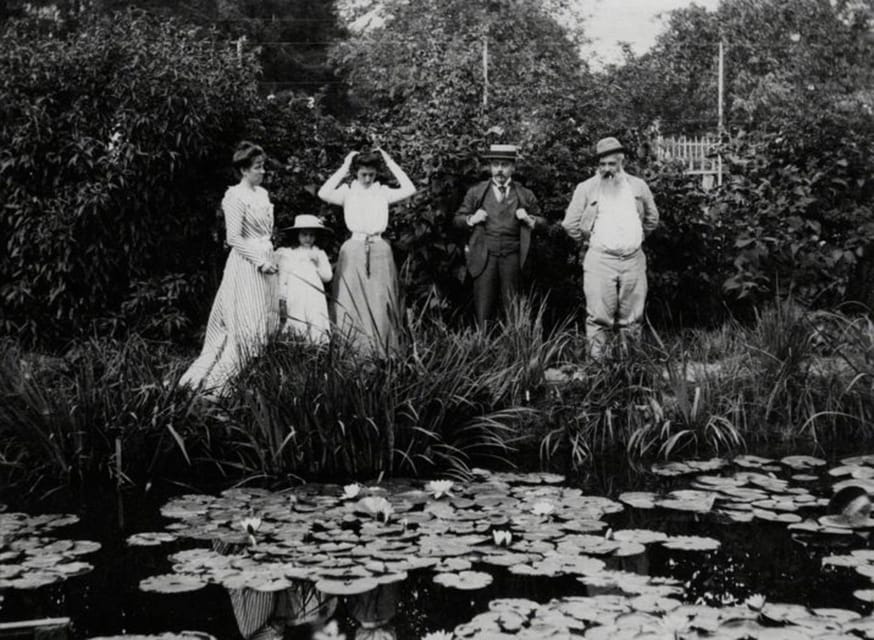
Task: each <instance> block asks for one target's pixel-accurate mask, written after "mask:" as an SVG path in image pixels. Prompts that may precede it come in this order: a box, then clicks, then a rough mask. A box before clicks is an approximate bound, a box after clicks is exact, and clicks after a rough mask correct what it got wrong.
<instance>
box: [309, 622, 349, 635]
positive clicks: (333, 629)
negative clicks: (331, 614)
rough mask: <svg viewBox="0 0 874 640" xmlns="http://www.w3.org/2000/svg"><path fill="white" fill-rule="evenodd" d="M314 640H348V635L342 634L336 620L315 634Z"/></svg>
mask: <svg viewBox="0 0 874 640" xmlns="http://www.w3.org/2000/svg"><path fill="white" fill-rule="evenodd" d="M313 640H346V634H345V633H340V627H339V626H338V625H337V621H336V620H331V621H330V622H329V623H328V624H326V625H325V626H324V627H322V628H321V629H319V630H318V631H316V632H315V633H314V634H313Z"/></svg>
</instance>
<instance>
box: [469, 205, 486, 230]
mask: <svg viewBox="0 0 874 640" xmlns="http://www.w3.org/2000/svg"><path fill="white" fill-rule="evenodd" d="M488 217H489V214H488V213H487V212H486V210H485V209H477V210H476V213H474V214H473V215H472V216H470V217H469V218H468V219H467V224H469V225H470V226H474V225H477V224H479V223H480V222H485V221H486V218H488Z"/></svg>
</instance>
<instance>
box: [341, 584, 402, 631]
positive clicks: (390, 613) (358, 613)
mask: <svg viewBox="0 0 874 640" xmlns="http://www.w3.org/2000/svg"><path fill="white" fill-rule="evenodd" d="M399 584H400V583H397V582H393V583H391V584H384V585H380V586H378V587H377V588H376V589H374V590H372V591H368V592H367V593H362V594H360V595H356V596H350V597H349V598H348V599H347V600H346V608H347V609H348V610H349V614H350V615H351V616H352V617H353V618H355V619H356V620H357V621H358V624H360V625H361V626H360V627H359V628H358V629H357V630H356V631H355V640H397V634H396V633H395V630H394V628H393V627H391V626H389V623H390V622H391V620H392V618H394V617H395V614H396V613H397V610H398V585H399Z"/></svg>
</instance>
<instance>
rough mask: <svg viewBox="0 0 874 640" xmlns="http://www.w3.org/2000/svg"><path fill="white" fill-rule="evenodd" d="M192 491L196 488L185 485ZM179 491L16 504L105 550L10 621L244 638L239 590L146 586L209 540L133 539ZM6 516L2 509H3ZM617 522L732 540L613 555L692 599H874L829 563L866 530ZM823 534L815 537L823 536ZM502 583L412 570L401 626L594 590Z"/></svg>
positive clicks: (670, 518)
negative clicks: (233, 598) (502, 601)
mask: <svg viewBox="0 0 874 640" xmlns="http://www.w3.org/2000/svg"><path fill="white" fill-rule="evenodd" d="M830 480H833V479H830V478H828V476H827V475H825V474H823V479H822V480H821V481H819V482H818V483H815V484H814V487H813V488H812V489H811V491H812V492H813V493H814V494H818V495H821V496H828V495H829V493H830V484H829V481H830ZM688 483H689V478H688V477H683V478H665V477H659V476H655V475H652V474H648V473H641V474H639V473H635V472H633V471H631V470H628V469H625V470H623V471H622V472H621V473H616V472H613V473H597V474H591V475H590V476H589V477H588V478H585V479H578V480H576V481H574V482H569V483H568V484H571V485H575V486H579V487H581V488H583V490H584V492H585V493H586V494H587V495H588V494H591V495H601V496H607V497H611V498H613V499H616V497H617V496H618V495H619V494H620V493H621V492H622V491H627V490H634V491H639V490H651V491H657V492H666V491H668V490H671V489H674V488H678V487H686V486H688ZM184 493H191V492H190V491H185V492H184ZM168 497H170V496H167V495H163V496H157V495H143V494H141V493H139V492H136V491H133V490H130V491H127V492H124V493H123V494H122V495H121V496H116V495H115V494H110V495H103V496H91V497H90V498H89V499H87V500H85V501H84V502H82V503H81V504H78V503H77V504H70V503H67V504H64V501H63V500H60V499H59V500H56V501H55V504H52V505H51V506H50V507H41V508H39V509H36V508H24V506H23V505H14V504H13V505H10V507H9V511H10V512H11V511H12V510H13V509H17V510H22V511H26V512H27V513H29V514H36V513H39V512H67V513H75V514H77V515H79V516H80V518H81V521H80V522H79V523H78V524H75V525H71V526H69V527H64V528H61V529H58V530H57V531H55V532H53V534H52V535H53V536H55V537H58V538H67V539H87V540H95V541H97V542H100V543H101V545H102V548H101V549H100V550H99V551H98V552H96V553H93V554H90V555H88V556H85V557H83V558H82V559H83V560H86V561H88V562H90V563H92V564H93V565H94V567H95V568H94V570H93V571H92V572H90V573H87V574H84V575H81V576H76V577H73V578H70V579H68V580H67V581H65V582H62V583H58V584H54V585H50V586H47V587H41V588H39V589H34V590H26V591H20V590H9V589H7V590H5V592H2V596H3V600H2V602H0V621H12V620H22V619H32V618H43V617H60V616H68V617H70V618H71V619H72V621H73V625H74V633H73V637H75V638H90V637H93V636H99V635H113V634H119V633H122V632H127V633H142V634H145V633H162V632H166V631H180V630H197V631H203V632H207V633H210V634H213V635H214V636H216V637H217V638H220V639H229V640H236V639H238V638H240V637H241V635H240V632H239V630H238V627H237V622H236V620H235V617H234V612H233V610H232V607H231V602H230V598H229V595H228V592H227V590H225V589H224V588H222V587H220V586H217V585H213V584H211V585H208V586H207V587H206V588H204V589H201V590H199V591H194V592H188V593H180V594H158V593H146V592H143V591H141V590H140V589H139V586H138V585H139V582H140V580H142V579H144V578H147V577H149V576H154V575H159V574H166V573H170V572H171V571H172V567H171V562H170V560H169V559H168V556H169V555H170V554H171V553H174V552H176V551H179V550H182V549H188V548H195V547H207V546H208V544H206V543H204V542H198V541H193V540H180V541H176V542H172V543H167V544H163V545H160V546H155V547H133V546H129V545H128V544H127V543H126V538H127V537H128V536H129V535H131V534H133V533H137V532H142V531H161V530H163V529H164V528H165V527H166V526H167V525H168V524H169V523H170V522H171V521H170V520H168V519H166V518H164V517H162V516H161V515H160V512H159V510H160V507H161V505H162V504H164V503H165V502H166V500H167V498H168ZM2 515H3V514H0V518H2ZM604 520H606V521H607V522H608V523H609V526H610V528H611V529H612V530H614V531H615V530H620V529H652V530H657V531H662V532H665V533H668V534H671V535H697V536H709V537H713V538H716V539H718V540H720V541H721V542H722V546H721V547H720V548H719V549H718V550H716V551H711V552H694V551H673V550H670V549H667V548H664V547H662V546H660V545H648V546H647V550H646V552H645V553H643V554H640V555H638V556H632V557H629V558H609V559H607V564H608V568H613V569H623V570H627V571H633V572H636V573H641V574H646V575H651V576H665V577H674V578H677V579H679V580H681V581H682V583H683V591H684V593H683V595H682V598H681V599H682V600H683V601H684V602H689V603H695V602H698V603H704V604H708V605H714V606H719V605H730V604H737V603H742V602H743V601H744V600H745V599H746V598H748V597H749V596H751V595H753V594H763V595H764V596H766V597H767V600H768V601H770V602H785V603H797V604H802V605H806V606H809V607H812V608H813V607H835V608H844V609H852V610H854V611H857V612H859V613H862V614H866V615H867V614H869V613H871V606H870V605H869V604H868V603H865V602H862V601H860V600H858V599H856V598H854V597H853V595H852V594H853V591H855V590H857V589H867V588H870V586H871V580H869V579H867V578H865V577H862V576H860V575H858V574H856V573H855V572H854V571H852V570H850V569H844V568H838V569H823V567H822V562H821V560H822V557H823V556H826V555H831V554H835V553H844V552H846V551H845V550H842V549H841V548H840V545H841V544H844V545H851V547H852V548H866V547H868V546H869V541H868V540H867V538H865V537H860V536H852V537H846V538H844V537H841V538H839V539H838V538H830V539H829V542H828V543H827V544H825V543H823V544H801V543H799V542H798V541H796V540H793V538H792V535H791V532H789V531H787V528H786V525H785V524H775V523H769V522H764V521H760V520H754V521H753V522H752V523H748V524H740V523H727V524H726V523H720V522H718V521H717V519H716V518H714V517H712V515H710V514H703V515H699V514H694V513H688V512H678V511H673V510H667V509H661V508H656V509H649V510H642V509H635V508H627V507H626V509H625V510H624V511H623V512H621V513H616V514H611V515H607V516H605V517H604ZM813 542H815V540H814V541H813ZM473 569H474V570H476V571H486V572H489V573H491V574H492V575H493V576H494V582H493V583H492V584H491V585H490V586H489V587H487V588H485V589H481V590H477V591H458V590H454V589H449V588H446V587H443V586H440V585H437V584H435V583H434V582H433V580H432V577H433V570H432V569H421V570H416V571H413V572H411V573H410V577H409V579H408V580H407V581H405V582H404V583H401V584H399V585H397V586H396V588H393V593H392V598H396V602H393V603H392V604H395V605H396V607H394V609H395V611H394V616H393V618H392V620H391V625H392V626H393V628H394V630H395V631H396V634H397V637H398V638H401V639H405V638H409V639H417V638H420V637H422V636H424V635H426V634H427V633H428V632H431V631H435V630H441V629H442V630H446V631H450V632H451V631H452V630H453V629H454V628H455V626H456V625H458V624H461V623H464V622H467V621H469V620H470V619H471V618H472V617H473V616H475V615H477V614H479V613H482V612H484V611H487V610H488V604H489V602H490V601H491V600H494V599H495V598H509V597H513V598H528V599H531V600H534V601H537V602H546V601H548V600H550V599H551V598H558V597H563V596H574V595H579V596H584V595H591V594H592V593H593V592H594V590H593V589H591V588H589V587H587V586H586V585H584V584H582V583H581V582H579V581H578V580H577V579H576V578H574V577H567V576H564V577H557V578H549V577H539V576H538V577H528V576H519V575H514V574H511V573H510V572H509V571H507V570H506V569H504V568H500V567H492V566H488V565H482V566H481V565H475V566H474V568H473ZM336 616H337V618H338V620H339V621H340V626H341V629H342V630H343V631H344V632H345V633H346V634H347V638H349V639H350V640H351V638H353V637H354V636H355V628H356V626H357V624H358V623H357V622H356V621H355V619H354V618H353V617H351V616H350V615H349V607H348V601H347V600H346V599H345V598H339V605H338V609H337V614H336ZM310 635H311V634H310V632H309V630H307V629H298V630H294V629H291V630H289V631H287V633H286V637H310Z"/></svg>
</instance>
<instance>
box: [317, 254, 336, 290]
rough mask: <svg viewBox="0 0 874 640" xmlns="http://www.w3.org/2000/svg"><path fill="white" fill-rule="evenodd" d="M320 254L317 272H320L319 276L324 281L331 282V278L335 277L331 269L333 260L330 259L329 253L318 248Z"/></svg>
mask: <svg viewBox="0 0 874 640" xmlns="http://www.w3.org/2000/svg"><path fill="white" fill-rule="evenodd" d="M318 252H319V253H318V255H319V264H317V265H316V272H318V274H319V278H321V279H322V282H330V280H331V278H333V277H334V272H333V271H332V270H331V261H330V260H328V254H327V253H325V252H324V251H322V250H321V249H319V250H318Z"/></svg>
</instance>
